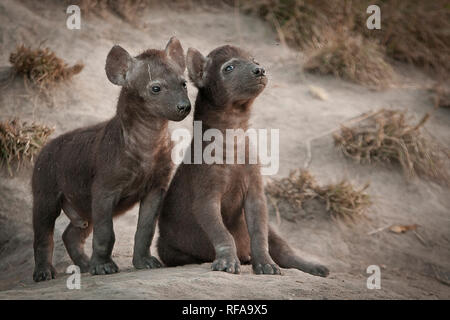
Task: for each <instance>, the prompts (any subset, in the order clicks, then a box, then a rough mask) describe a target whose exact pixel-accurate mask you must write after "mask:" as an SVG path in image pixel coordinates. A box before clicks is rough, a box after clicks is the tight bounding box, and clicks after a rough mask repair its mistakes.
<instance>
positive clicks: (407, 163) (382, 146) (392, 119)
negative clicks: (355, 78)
mask: <svg viewBox="0 0 450 320" xmlns="http://www.w3.org/2000/svg"><path fill="white" fill-rule="evenodd" d="M428 118H429V115H428V114H426V115H425V116H424V117H423V118H422V119H421V120H420V121H419V122H418V123H417V124H410V123H409V122H408V120H409V119H408V118H407V116H406V113H405V112H403V111H396V110H385V109H381V110H379V111H377V112H375V113H373V114H372V115H370V116H368V117H366V118H365V119H364V120H363V121H361V122H359V123H357V124H355V125H354V126H352V127H345V126H342V128H341V131H340V133H336V134H335V135H334V141H335V144H336V146H338V147H339V149H340V150H341V151H342V152H343V154H344V155H345V156H347V157H349V158H352V159H354V160H356V161H357V162H359V163H372V162H374V161H379V162H385V163H386V162H387V163H391V162H393V163H399V164H400V165H401V167H402V168H403V170H404V172H405V174H406V175H407V176H408V177H413V176H415V175H420V176H424V177H428V178H431V179H433V180H435V181H440V182H444V183H448V182H449V174H448V171H447V164H448V160H449V153H448V150H447V149H446V148H444V147H442V146H440V145H439V143H437V141H435V139H433V138H432V137H431V136H426V135H424V133H423V131H421V128H422V127H423V125H424V123H425V122H426V121H427V120H428Z"/></svg>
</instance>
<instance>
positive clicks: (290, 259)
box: [269, 227, 330, 277]
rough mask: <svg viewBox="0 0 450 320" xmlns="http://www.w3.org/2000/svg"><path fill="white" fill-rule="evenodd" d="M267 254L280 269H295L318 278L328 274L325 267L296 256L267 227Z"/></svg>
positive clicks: (283, 241) (284, 242)
mask: <svg viewBox="0 0 450 320" xmlns="http://www.w3.org/2000/svg"><path fill="white" fill-rule="evenodd" d="M269 253H270V256H271V257H272V259H273V260H274V261H275V262H276V263H277V264H278V265H279V266H280V267H282V268H295V269H298V270H301V271H303V272H307V273H310V274H312V275H315V276H320V277H326V276H328V274H329V273H330V271H329V270H328V268H327V267H325V266H323V265H321V264H317V263H312V262H308V261H305V260H303V259H302V258H300V257H299V256H297V255H296V254H295V252H294V250H293V249H292V248H291V247H290V246H289V244H288V243H287V242H286V241H285V240H284V239H283V238H281V237H280V236H279V235H278V234H277V233H276V232H275V231H274V230H273V229H272V227H269Z"/></svg>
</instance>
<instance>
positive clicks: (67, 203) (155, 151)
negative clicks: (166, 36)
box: [32, 38, 191, 281]
mask: <svg viewBox="0 0 450 320" xmlns="http://www.w3.org/2000/svg"><path fill="white" fill-rule="evenodd" d="M105 69H106V74H107V76H108V79H109V80H110V81H111V82H112V83H114V84H116V85H119V86H122V90H121V92H120V96H119V100H118V103H117V113H116V115H115V116H114V117H113V118H112V119H111V120H109V121H107V122H103V123H99V124H97V125H94V126H91V127H87V128H81V129H77V130H75V131H72V132H69V133H66V134H63V135H61V136H59V137H57V138H56V139H54V140H52V141H51V142H50V143H49V144H47V145H46V146H45V147H44V148H43V149H42V151H41V153H40V154H39V157H38V158H37V160H36V164H35V167H34V172H33V178H32V188H33V228H34V258H35V270H34V274H33V279H34V280H35V281H42V280H49V279H51V278H54V276H55V269H54V268H53V266H52V255H53V230H54V227H55V220H56V218H57V217H58V216H59V214H60V212H61V209H62V210H63V211H64V212H65V213H66V214H67V216H68V217H69V218H70V220H71V223H70V224H69V226H68V227H67V229H66V230H65V232H64V234H63V241H64V244H65V246H66V249H67V251H68V253H69V256H70V258H71V259H72V260H73V262H74V263H75V264H76V265H78V266H79V267H80V269H81V271H82V272H86V271H90V272H91V273H92V274H109V273H115V272H118V267H117V265H116V264H115V263H114V261H113V260H112V259H111V252H112V249H113V246H114V241H115V236H114V230H113V217H114V216H117V215H119V214H121V213H123V212H125V211H127V210H128V209H129V208H130V207H132V206H133V205H134V204H135V203H136V202H140V207H139V220H138V226H137V231H136V235H135V243H134V254H133V265H134V266H135V267H136V268H154V267H160V266H161V265H160V263H159V261H158V260H157V259H156V258H154V257H152V256H151V255H150V244H151V241H152V238H153V234H154V230H155V225H156V220H157V217H158V214H159V210H160V206H161V203H162V199H163V196H164V194H165V190H166V188H167V186H168V183H169V178H170V175H171V171H172V161H171V157H170V153H171V140H170V137H169V132H168V120H173V121H180V120H182V119H184V118H185V117H186V116H187V115H188V113H189V111H190V109H191V105H190V102H189V98H188V96H187V90H186V81H185V79H184V78H183V73H184V70H185V58H184V53H183V48H182V47H181V44H180V42H179V41H178V40H177V39H176V38H172V39H170V41H169V43H168V44H167V46H166V49H165V50H153V49H150V50H147V51H145V52H144V53H142V54H140V55H139V56H137V57H135V58H133V57H131V56H130V55H129V54H128V52H127V51H125V50H124V49H123V48H121V47H120V46H114V47H113V48H112V49H111V51H110V52H109V54H108V57H107V59H106V67H105ZM92 229H93V230H94V238H93V253H92V257H91V259H90V260H89V259H88V257H87V256H86V254H85V253H84V251H83V245H84V242H85V240H86V237H87V236H88V235H89V234H90V233H91V231H92Z"/></svg>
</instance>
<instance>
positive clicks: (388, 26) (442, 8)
mask: <svg viewBox="0 0 450 320" xmlns="http://www.w3.org/2000/svg"><path fill="white" fill-rule="evenodd" d="M372 4H374V3H373V1H370V0H362V1H344V2H342V1H340V0H329V1H326V0H258V1H249V0H248V1H243V5H242V8H243V10H244V12H247V13H253V14H256V15H258V16H260V17H262V18H263V19H265V20H267V21H268V22H269V23H271V24H272V25H273V27H274V29H275V30H276V31H277V33H278V36H279V38H280V41H282V42H285V43H286V44H288V45H289V46H292V47H294V48H299V49H302V50H310V49H318V50H320V49H321V48H322V47H324V46H326V44H327V42H330V41H331V42H336V41H335V40H333V39H334V38H335V37H338V38H339V37H340V38H342V37H343V36H345V37H346V38H345V39H343V40H342V39H341V40H340V41H344V42H346V41H349V42H350V41H352V38H355V37H356V38H358V37H361V36H362V37H364V38H366V39H368V40H371V41H370V42H374V43H376V44H377V45H379V46H380V47H381V48H382V52H383V54H385V55H387V56H389V57H391V58H393V59H396V60H399V61H404V62H407V63H412V64H415V65H417V66H421V67H425V68H426V69H428V70H431V71H433V73H443V74H447V75H448V74H450V32H448V30H450V5H449V4H448V0H435V1H422V0H410V1H396V0H388V1H382V2H380V3H377V4H378V5H379V6H380V10H381V29H380V30H369V29H368V28H367V27H366V20H367V18H368V17H369V14H367V13H366V9H367V7H368V6H369V5H372ZM333 33H334V35H333ZM340 34H342V35H340ZM358 41H359V40H358ZM353 46H354V45H353ZM356 59H357V60H359V59H360V58H359V57H357V58H356ZM362 62H364V61H362ZM332 73H334V74H339V72H337V71H336V72H332Z"/></svg>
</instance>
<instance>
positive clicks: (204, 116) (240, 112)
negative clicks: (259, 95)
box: [194, 88, 254, 132]
mask: <svg viewBox="0 0 450 320" xmlns="http://www.w3.org/2000/svg"><path fill="white" fill-rule="evenodd" d="M253 101H254V99H249V100H242V101H235V102H233V103H230V104H224V105H217V104H215V103H214V102H213V101H212V99H211V98H210V97H209V96H208V94H207V93H206V91H205V89H203V88H201V89H199V91H198V94H197V99H196V101H195V111H194V121H202V126H203V131H206V130H208V129H211V128H214V129H218V130H220V131H222V132H225V130H226V129H243V130H244V131H245V130H247V129H248V126H249V119H250V114H251V106H252V104H253Z"/></svg>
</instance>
